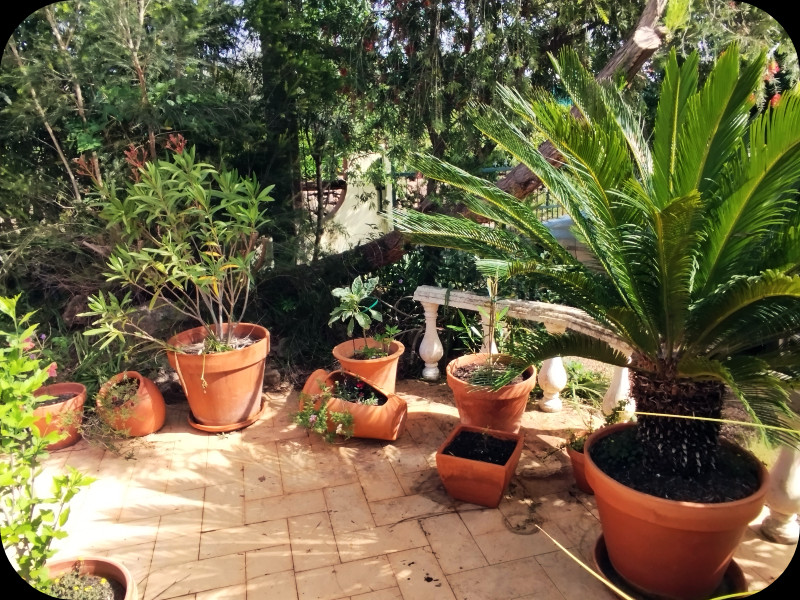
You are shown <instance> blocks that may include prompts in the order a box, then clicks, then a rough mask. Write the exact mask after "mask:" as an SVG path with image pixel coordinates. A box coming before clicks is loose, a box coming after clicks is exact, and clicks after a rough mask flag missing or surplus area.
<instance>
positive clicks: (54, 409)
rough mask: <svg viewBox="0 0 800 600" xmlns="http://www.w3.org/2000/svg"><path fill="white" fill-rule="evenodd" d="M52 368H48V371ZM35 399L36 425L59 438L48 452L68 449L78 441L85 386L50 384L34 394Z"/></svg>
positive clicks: (64, 383)
mask: <svg viewBox="0 0 800 600" xmlns="http://www.w3.org/2000/svg"><path fill="white" fill-rule="evenodd" d="M54 371H55V369H52V368H51V372H54ZM34 396H35V397H36V398H38V402H37V405H36V409H35V410H34V412H33V414H34V416H36V417H37V420H36V425H37V426H38V427H39V430H40V431H41V433H42V436H46V435H47V434H48V433H50V432H51V431H55V432H57V433H58V434H59V435H60V439H59V440H58V441H56V442H53V443H52V444H50V445H49V446H48V447H47V449H48V450H49V451H51V452H52V451H53V450H61V449H62V448H68V447H69V446H72V445H73V444H75V443H76V442H77V441H78V440H79V439H81V431H80V429H81V423H82V421H83V406H84V404H85V403H86V387H85V386H84V385H83V384H81V383H75V382H62V383H51V384H50V385H46V386H43V387H40V388H39V389H38V390H36V391H35V392H34Z"/></svg>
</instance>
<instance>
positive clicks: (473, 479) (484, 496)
mask: <svg viewBox="0 0 800 600" xmlns="http://www.w3.org/2000/svg"><path fill="white" fill-rule="evenodd" d="M462 431H474V432H477V433H484V434H486V435H490V436H494V437H496V438H499V439H503V440H515V441H516V446H515V447H514V452H513V454H512V455H511V457H510V458H509V459H508V460H507V461H506V464H505V465H495V464H492V463H488V462H482V461H479V460H471V459H468V458H461V457H459V456H452V455H450V454H445V453H444V451H445V449H446V448H447V446H449V445H450V442H452V441H453V440H454V439H455V438H456V436H458V434H459V433H461V432H462ZM522 442H523V436H522V434H521V433H510V432H507V431H497V430H492V429H489V430H487V429H485V428H482V427H472V426H470V425H464V424H459V425H457V426H456V427H455V428H454V429H453V431H452V432H450V435H449V436H447V439H446V440H445V441H444V442H443V443H442V445H441V446H439V450H438V451H437V452H436V470H437V471H438V472H439V477H440V478H441V480H442V483H443V484H444V487H445V489H446V490H447V493H448V494H450V495H451V496H452V497H453V498H455V499H457V500H463V501H464V502H471V503H472V504H480V505H481V506H488V507H490V508H495V507H496V506H497V505H498V504H500V500H502V498H503V492H504V491H505V489H506V487H507V486H508V482H509V481H511V478H512V477H513V476H514V472H515V471H516V470H517V464H518V463H519V458H520V456H521V455H522Z"/></svg>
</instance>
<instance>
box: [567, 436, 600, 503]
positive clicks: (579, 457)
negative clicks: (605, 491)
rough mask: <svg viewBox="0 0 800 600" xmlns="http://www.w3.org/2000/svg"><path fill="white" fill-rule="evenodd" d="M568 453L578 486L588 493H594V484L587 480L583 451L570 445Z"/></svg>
mask: <svg viewBox="0 0 800 600" xmlns="http://www.w3.org/2000/svg"><path fill="white" fill-rule="evenodd" d="M567 455H568V456H569V460H570V461H571V462H572V476H573V477H574V478H575V484H576V485H577V486H578V489H579V490H580V491H582V492H584V493H586V494H594V490H592V486H590V485H589V482H588V481H586V471H585V468H586V463H585V459H584V456H583V452H578V451H577V450H573V449H572V447H571V446H569V445H568V446H567Z"/></svg>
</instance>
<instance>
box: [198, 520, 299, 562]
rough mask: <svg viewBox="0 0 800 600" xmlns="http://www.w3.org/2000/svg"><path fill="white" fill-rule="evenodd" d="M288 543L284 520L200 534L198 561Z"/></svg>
mask: <svg viewBox="0 0 800 600" xmlns="http://www.w3.org/2000/svg"><path fill="white" fill-rule="evenodd" d="M288 543H289V530H288V527H287V524H286V520H284V519H278V520H276V521H264V522H262V523H253V524H251V525H242V526H240V527H230V528H228V529H216V530H214V531H208V532H206V533H201V534H200V559H201V560H203V559H206V558H211V557H213V556H223V555H227V554H234V553H237V552H238V553H244V552H247V551H248V550H258V549H259V548H268V547H270V546H278V545H280V544H288Z"/></svg>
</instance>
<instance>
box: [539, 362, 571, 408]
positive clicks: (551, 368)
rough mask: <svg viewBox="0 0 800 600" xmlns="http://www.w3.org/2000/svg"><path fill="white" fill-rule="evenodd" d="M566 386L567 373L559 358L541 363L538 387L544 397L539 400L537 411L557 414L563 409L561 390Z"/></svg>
mask: <svg viewBox="0 0 800 600" xmlns="http://www.w3.org/2000/svg"><path fill="white" fill-rule="evenodd" d="M566 385H567V371H566V369H565V368H564V361H563V360H561V357H560V356H556V357H554V358H548V359H547V360H543V361H542V368H541V369H540V370H539V387H540V388H542V391H543V392H544V396H543V397H542V399H541V400H539V409H540V410H542V411H543V412H549V413H552V412H559V411H560V410H561V409H562V408H563V403H562V402H561V395H560V394H561V390H563V389H564V387H566Z"/></svg>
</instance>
